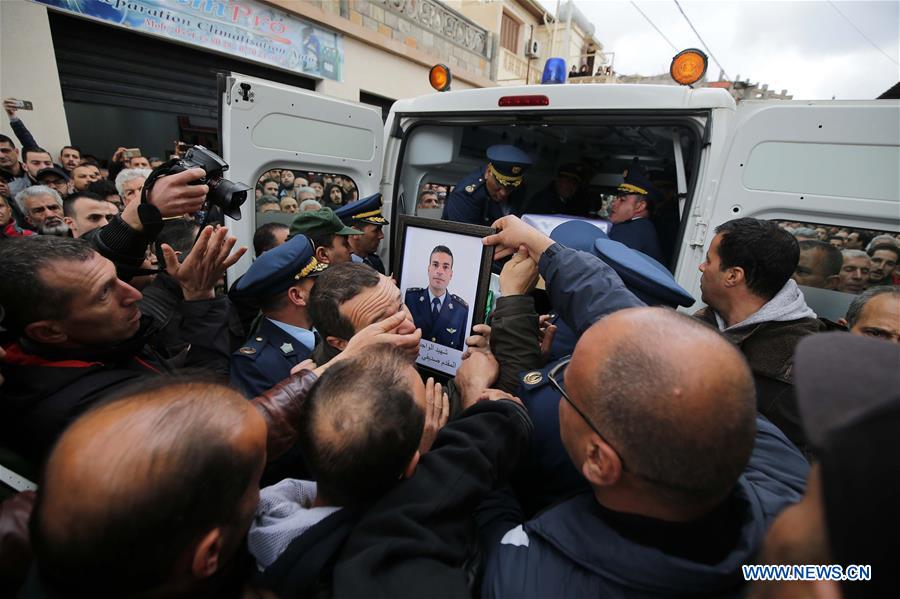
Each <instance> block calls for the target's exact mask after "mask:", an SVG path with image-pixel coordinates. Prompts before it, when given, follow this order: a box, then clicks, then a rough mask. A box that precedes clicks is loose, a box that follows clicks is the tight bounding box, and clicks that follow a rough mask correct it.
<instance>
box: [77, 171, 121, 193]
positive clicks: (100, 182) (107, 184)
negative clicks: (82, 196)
mask: <svg viewBox="0 0 900 599" xmlns="http://www.w3.org/2000/svg"><path fill="white" fill-rule="evenodd" d="M79 166H80V165H79ZM87 189H88V191H90V192H91V193H96V194H97V195H98V196H100V197H101V198H104V199H105V198H106V196H117V195H119V190H118V189H116V184H115V183H113V182H112V181H110V180H109V179H97V180H96V181H94V182H92V183H91V184H90V185H88V186H87Z"/></svg>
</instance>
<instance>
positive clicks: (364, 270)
mask: <svg viewBox="0 0 900 599" xmlns="http://www.w3.org/2000/svg"><path fill="white" fill-rule="evenodd" d="M378 281H379V277H378V271H376V270H375V269H373V268H372V267H371V266H368V265H367V264H357V263H355V262H345V263H343V264H334V265H330V266H329V267H328V268H326V269H325V270H324V271H322V274H320V275H319V276H318V278H316V284H315V286H314V287H313V289H312V293H310V296H309V314H310V316H311V317H312V321H313V324H314V325H315V327H316V330H317V331H319V334H320V335H321V336H322V338H323V339H325V338H327V337H337V338H338V339H344V340H348V339H350V338H351V337H353V334H354V333H355V332H356V331H354V330H353V324H352V323H351V322H350V321H349V320H347V319H346V318H344V317H343V316H342V315H341V311H340V307H341V304H343V303H344V302H347V301H349V300H351V299H353V298H354V297H356V296H357V295H359V294H360V293H362V292H363V291H364V290H365V289H371V288H372V287H375V286H376V285H378Z"/></svg>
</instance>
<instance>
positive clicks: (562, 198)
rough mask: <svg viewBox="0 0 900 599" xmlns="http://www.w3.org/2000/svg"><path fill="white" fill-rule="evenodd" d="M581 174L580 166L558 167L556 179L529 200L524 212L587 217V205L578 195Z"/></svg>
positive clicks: (581, 179)
mask: <svg viewBox="0 0 900 599" xmlns="http://www.w3.org/2000/svg"><path fill="white" fill-rule="evenodd" d="M583 172H584V167H582V165H580V164H576V163H572V164H564V165H562V166H560V167H559V170H558V171H556V179H555V180H553V181H551V182H550V184H548V185H547V187H545V188H544V189H542V190H541V191H540V192H538V194H537V195H536V196H534V197H533V198H531V201H530V202H528V206H527V208H526V210H525V212H529V213H532V214H571V215H573V216H587V213H588V206H587V203H586V202H585V201H584V200H583V198H581V197H580V194H579V193H578V187H579V185H581V183H582V181H583Z"/></svg>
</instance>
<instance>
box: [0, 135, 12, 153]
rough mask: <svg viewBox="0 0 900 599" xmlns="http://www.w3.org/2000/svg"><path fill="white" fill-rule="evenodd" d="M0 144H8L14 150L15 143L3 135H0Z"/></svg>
mask: <svg viewBox="0 0 900 599" xmlns="http://www.w3.org/2000/svg"><path fill="white" fill-rule="evenodd" d="M0 144H9V145H11V146H12V147H13V149H14V150H15V149H16V142H14V141H13V140H12V139H11V138H10V137H8V136H6V135H3V134H2V133H0Z"/></svg>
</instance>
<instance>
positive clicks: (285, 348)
mask: <svg viewBox="0 0 900 599" xmlns="http://www.w3.org/2000/svg"><path fill="white" fill-rule="evenodd" d="M292 351H294V346H293V345H291V344H290V343H288V342H287V341H285V342H284V343H282V344H281V353H283V354H289V353H291V352H292Z"/></svg>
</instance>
